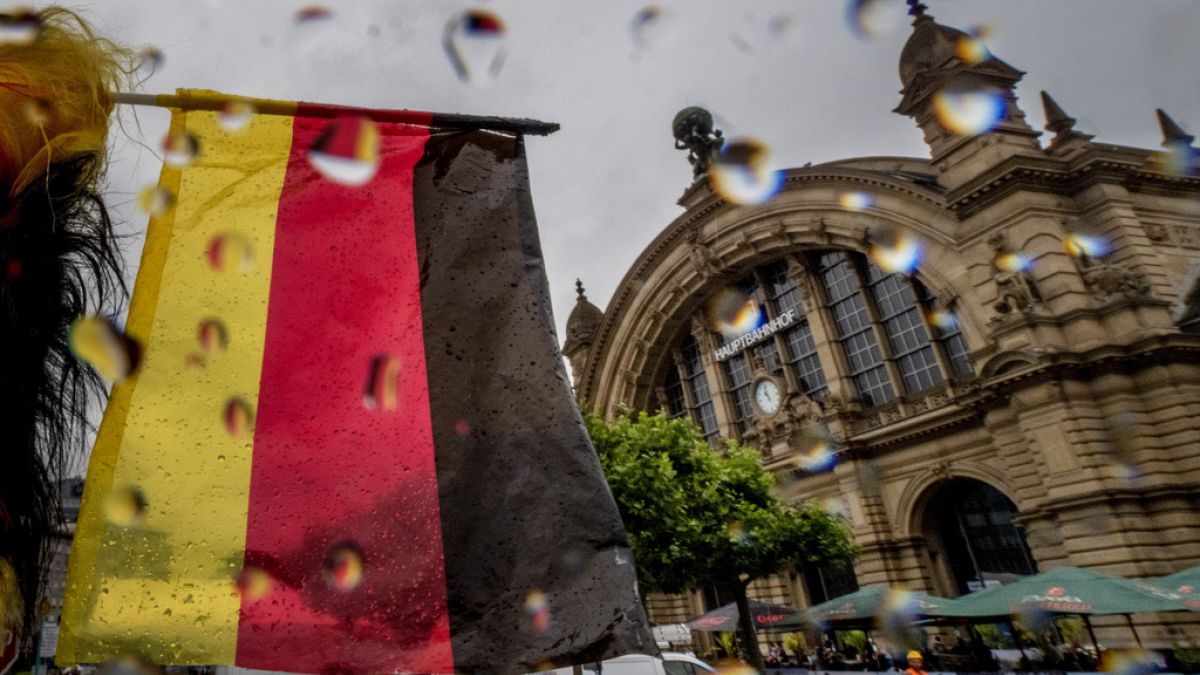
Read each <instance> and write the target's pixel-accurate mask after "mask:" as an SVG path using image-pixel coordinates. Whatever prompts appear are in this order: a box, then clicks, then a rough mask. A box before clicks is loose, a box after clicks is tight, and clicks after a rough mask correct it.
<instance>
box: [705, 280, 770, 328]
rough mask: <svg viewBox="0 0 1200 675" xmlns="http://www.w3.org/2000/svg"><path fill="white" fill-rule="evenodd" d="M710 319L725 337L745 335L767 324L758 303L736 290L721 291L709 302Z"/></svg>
mask: <svg viewBox="0 0 1200 675" xmlns="http://www.w3.org/2000/svg"><path fill="white" fill-rule="evenodd" d="M708 317H709V322H710V323H711V325H712V327H713V329H714V330H716V331H717V332H719V333H721V334H722V335H724V336H725V337H730V338H732V337H737V336H739V335H745V334H746V333H749V332H750V331H752V330H754V329H756V328H759V327H760V326H762V325H763V324H765V323H766V318H767V317H766V314H765V313H764V312H763V311H762V308H761V307H760V306H759V304H758V301H757V300H755V299H754V298H752V297H750V296H748V295H746V294H745V293H742V292H741V291H737V290H734V289H729V288H726V289H721V290H719V291H717V293H716V295H714V296H713V299H712V300H711V301H710V302H709V305H708Z"/></svg>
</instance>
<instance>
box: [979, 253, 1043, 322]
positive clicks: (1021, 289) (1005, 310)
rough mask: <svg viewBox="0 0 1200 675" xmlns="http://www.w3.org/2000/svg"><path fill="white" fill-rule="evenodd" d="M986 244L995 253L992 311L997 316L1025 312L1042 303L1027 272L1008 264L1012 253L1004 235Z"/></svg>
mask: <svg viewBox="0 0 1200 675" xmlns="http://www.w3.org/2000/svg"><path fill="white" fill-rule="evenodd" d="M988 244H989V245H990V246H991V247H992V250H993V251H995V255H994V256H992V279H993V280H994V281H995V282H996V304H995V305H993V309H995V310H996V312H997V313H999V314H1012V313H1014V312H1025V311H1028V310H1030V309H1032V308H1033V307H1034V305H1035V304H1037V303H1039V302H1041V301H1042V294H1041V293H1040V292H1039V291H1038V287H1037V283H1036V282H1035V281H1034V279H1033V277H1032V276H1030V275H1029V273H1028V272H1026V271H1025V270H1022V269H1019V268H1013V267H1012V266H1011V265H1010V264H1008V262H1007V261H1008V260H1010V259H1011V258H1010V256H1011V255H1012V252H1011V251H1009V249H1008V245H1007V243H1006V242H1005V237H1004V234H1003V233H1001V234H996V235H993V236H992V237H991V238H989V239H988Z"/></svg>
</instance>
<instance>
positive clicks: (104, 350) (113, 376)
mask: <svg viewBox="0 0 1200 675" xmlns="http://www.w3.org/2000/svg"><path fill="white" fill-rule="evenodd" d="M67 344H68V346H69V347H70V348H71V353H72V354H74V355H75V358H77V359H79V360H80V361H83V362H84V363H86V364H88V365H89V366H91V367H92V369H93V370H95V371H96V372H97V373H99V374H100V377H103V378H104V379H105V380H107V381H109V382H113V383H115V382H120V381H121V380H124V379H125V378H126V377H129V375H130V374H131V373H132V372H133V370H134V369H135V368H137V365H138V361H139V359H140V358H141V347H140V346H139V345H138V343H137V341H135V340H134V339H133V338H131V337H129V336H127V335H125V334H124V333H122V332H121V330H120V329H118V328H117V327H116V325H114V324H113V323H112V322H111V321H109V320H108V319H106V318H104V317H102V316H98V315H95V314H92V315H89V316H84V317H80V318H78V319H76V320H75V321H73V322H72V323H71V327H70V329H69V331H68V333H67Z"/></svg>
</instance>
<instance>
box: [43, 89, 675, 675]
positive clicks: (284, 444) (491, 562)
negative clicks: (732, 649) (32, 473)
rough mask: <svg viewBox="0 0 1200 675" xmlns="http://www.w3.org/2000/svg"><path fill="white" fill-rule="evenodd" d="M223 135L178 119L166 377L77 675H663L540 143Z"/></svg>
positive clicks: (155, 236)
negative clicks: (566, 325) (555, 250)
mask: <svg viewBox="0 0 1200 675" xmlns="http://www.w3.org/2000/svg"><path fill="white" fill-rule="evenodd" d="M191 95H192V96H194V97H197V98H202V97H203V96H206V95H209V96H212V95H210V94H199V93H195V92H193V93H192V94H191ZM272 104H273V105H274V106H275V107H276V108H277V107H278V106H279V105H280V104H278V103H275V102H272ZM210 107H213V106H210ZM376 119H379V118H378V117H377V118H376ZM224 121H225V120H223V119H222V114H221V113H219V112H212V111H204V110H190V111H183V110H177V111H176V112H175V113H174V115H173V118H172V122H171V127H172V134H173V135H174V136H175V137H183V138H187V139H189V142H194V145H193V147H194V148H195V149H196V152H195V155H194V157H192V158H188V159H187V160H185V161H182V162H175V163H174V164H176V165H172V163H170V162H169V163H168V164H167V165H166V166H164V169H163V173H162V179H161V182H160V187H159V190H160V191H163V192H164V193H165V194H167V195H168V196H169V199H168V201H169V202H170V206H169V207H168V208H166V209H164V210H161V211H160V212H159V213H158V214H157V215H156V216H155V217H154V218H152V221H151V224H150V228H149V233H148V236H147V240H146V244H145V249H144V253H143V256H142V263H141V267H140V270H139V273H138V279H137V283H136V285H135V290H134V296H133V299H132V306H131V311H130V315H129V319H128V323H127V325H126V332H127V333H128V334H129V335H130V336H131V337H133V338H134V339H136V340H137V341H138V342H139V343H140V344H141V345H142V362H141V365H140V367H139V369H138V371H137V372H136V373H135V374H134V375H133V376H132V377H130V378H129V379H127V380H125V381H124V382H122V383H120V384H118V385H116V386H115V388H114V391H113V396H112V399H111V401H110V403H109V406H108V409H107V411H106V414H105V418H104V421H103V423H102V425H101V429H100V432H99V437H98V440H97V443H96V448H95V450H94V452H93V455H92V459H91V465H90V467H89V472H88V478H87V484H86V491H85V495H84V503H83V509H82V513H81V516H80V520H79V524H78V529H77V533H76V537H75V542H74V547H73V549H72V553H71V558H70V573H69V580H68V589H67V598H66V606H65V609H64V625H63V629H62V634H61V637H60V642H59V648H58V662H59V663H75V662H98V661H103V660H105V659H109V658H112V657H115V656H117V655H121V654H129V653H136V654H139V655H141V656H142V657H143V658H146V659H148V660H150V661H154V662H157V663H163V664H237V665H240V666H244V667H249V668H258V669H267V670H281V671H289V672H312V673H317V672H320V673H327V672H389V673H390V672H401V671H404V672H426V673H449V672H498V673H517V672H528V671H531V670H534V669H536V668H543V667H549V666H551V665H565V664H569V663H577V662H583V661H595V660H599V659H602V658H605V657H608V656H612V655H616V654H621V653H628V652H635V651H639V652H646V651H653V650H654V643H653V640H652V638H651V636H650V634H649V629H648V628H647V625H646V621H645V617H644V615H643V612H642V608H641V604H640V602H639V599H638V597H637V591H636V586H635V576H634V569H633V563H632V559H631V557H630V553H629V550H628V548H627V544H626V538H625V533H624V530H623V528H622V525H621V523H620V519H619V516H618V515H617V510H616V506H615V504H614V503H613V500H612V497H611V495H610V493H609V492H608V488H607V486H606V484H605V482H604V478H603V475H602V474H601V471H600V468H599V464H598V462H597V460H596V458H595V455H594V452H593V450H592V448H591V445H590V442H589V440H588V438H587V435H586V432H585V430H584V427H583V425H582V423H581V420H580V418H579V415H578V413H577V411H576V409H575V406H574V403H573V400H572V398H571V394H570V388H569V385H568V382H567V379H566V375H565V372H564V370H563V366H562V362H561V359H560V358H559V354H558V349H557V345H556V341H555V337H554V334H553V321H552V318H551V315H550V309H549V308H550V304H549V296H548V289H547V284H546V280H545V274H544V269H543V266H542V259H541V252H540V247H539V243H538V235H537V229H536V224H535V221H534V214H533V208H532V204H531V201H530V196H529V191H528V173H527V168H526V162H525V156H524V151H523V141H522V138H521V137H520V136H519V135H514V134H509V133H499V132H493V131H484V130H456V131H446V130H439V129H438V128H437V126H436V124H437V120H436V118H433V117H430V118H429V119H428V120H427V121H426V123H425V124H412V123H408V124H400V123H395V122H371V121H369V120H368V119H366V118H365V117H364V116H363V115H362V114H361V112H355V111H353V110H350V109H336V108H329V107H326V106H309V105H306V104H296V105H295V109H294V114H292V115H277V114H273V115H265V114H258V115H254V116H253V117H252V118H251V119H250V122H249V124H248V125H247V126H244V128H243V127H239V128H232V127H231V125H229V124H223V122H224ZM180 135H182V136H180Z"/></svg>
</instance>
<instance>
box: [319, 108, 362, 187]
mask: <svg viewBox="0 0 1200 675" xmlns="http://www.w3.org/2000/svg"><path fill="white" fill-rule="evenodd" d="M308 161H309V163H310V164H312V166H313V168H314V169H316V170H317V172H318V173H320V174H321V175H322V176H324V177H325V178H328V179H329V180H331V181H333V182H335V183H340V184H341V185H346V186H349V187H361V186H363V185H366V184H367V183H369V182H371V179H372V178H374V177H375V173H376V172H377V171H378V170H379V128H378V127H377V126H376V125H375V123H374V122H373V121H371V120H370V119H369V118H366V117H342V118H339V119H336V120H334V121H332V122H330V123H329V125H328V126H326V127H325V130H324V131H322V132H321V135H320V136H318V137H317V140H316V141H314V142H313V144H312V147H311V148H309V151H308Z"/></svg>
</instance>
